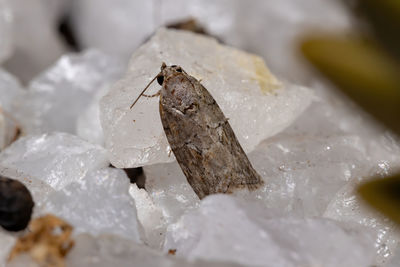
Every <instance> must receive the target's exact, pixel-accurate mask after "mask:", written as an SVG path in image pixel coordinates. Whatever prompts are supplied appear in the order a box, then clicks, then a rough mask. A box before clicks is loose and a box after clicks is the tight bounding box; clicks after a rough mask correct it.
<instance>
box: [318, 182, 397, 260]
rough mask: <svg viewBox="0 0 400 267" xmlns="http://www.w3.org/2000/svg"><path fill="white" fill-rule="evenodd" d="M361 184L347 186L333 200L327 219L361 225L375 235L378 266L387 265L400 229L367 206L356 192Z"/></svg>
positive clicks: (395, 246)
mask: <svg viewBox="0 0 400 267" xmlns="http://www.w3.org/2000/svg"><path fill="white" fill-rule="evenodd" d="M358 184H359V183H358V182H356V180H355V181H353V182H351V183H348V184H347V185H345V186H344V187H343V188H342V189H341V190H340V191H339V192H338V193H337V194H336V196H335V197H334V198H333V199H332V201H331V203H330V204H329V206H328V208H327V209H326V212H325V215H324V216H325V217H327V218H332V219H335V220H338V221H342V222H344V223H347V224H351V223H359V224H361V225H363V226H366V227H368V228H370V230H371V231H373V233H374V238H375V242H374V246H375V250H376V254H377V257H376V260H375V261H376V262H375V264H377V265H382V264H384V263H386V261H387V259H389V258H390V257H391V256H392V255H393V254H394V252H395V250H396V249H397V247H398V244H399V241H400V228H399V226H398V225H397V224H396V223H394V222H393V221H391V220H390V219H389V218H387V217H385V216H383V215H381V214H379V213H378V212H376V211H375V210H372V208H370V207H369V206H367V205H366V204H365V203H364V202H363V201H362V199H360V197H359V196H358V194H357V193H356V192H355V188H356V186H357V185H358Z"/></svg>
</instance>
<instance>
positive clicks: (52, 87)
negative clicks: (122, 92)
mask: <svg viewBox="0 0 400 267" xmlns="http://www.w3.org/2000/svg"><path fill="white" fill-rule="evenodd" d="M122 69H123V65H122V64H120V63H119V61H118V60H116V59H114V58H112V57H109V56H107V55H105V54H103V53H101V52H99V51H96V50H88V51H86V52H83V53H82V54H71V55H66V56H63V57H62V58H61V59H60V60H59V61H58V62H57V63H56V64H55V65H54V66H53V67H51V68H50V69H49V70H47V71H45V72H44V73H43V74H42V75H40V76H39V77H37V78H36V79H35V80H34V81H32V82H31V83H30V86H29V90H28V92H27V93H26V94H25V95H23V96H22V97H21V98H20V99H18V101H16V104H15V105H16V111H17V116H18V119H19V120H20V121H21V122H22V124H23V127H24V130H25V132H27V133H29V134H31V133H45V132H51V131H62V132H69V133H73V134H75V133H76V127H77V120H78V117H79V116H80V115H81V114H82V113H83V112H84V111H85V110H86V109H87V108H88V105H89V104H90V103H92V101H93V98H94V96H95V95H96V93H98V91H100V90H104V89H102V88H104V87H107V86H110V84H111V83H113V82H114V81H115V80H116V79H118V78H119V76H120V75H121V73H122ZM92 120H93V121H96V120H97V121H98V120H99V118H98V117H94V118H92Z"/></svg>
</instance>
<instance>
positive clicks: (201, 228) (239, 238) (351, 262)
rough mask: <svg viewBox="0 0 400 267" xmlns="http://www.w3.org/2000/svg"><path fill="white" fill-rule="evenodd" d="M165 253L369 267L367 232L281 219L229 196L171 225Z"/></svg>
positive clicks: (321, 221) (270, 263) (254, 262)
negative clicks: (170, 251) (174, 251)
mask: <svg viewBox="0 0 400 267" xmlns="http://www.w3.org/2000/svg"><path fill="white" fill-rule="evenodd" d="M164 249H165V251H168V250H169V249H176V254H177V255H178V256H180V257H184V258H187V259H190V260H194V259H203V260H216V261H233V262H237V263H240V264H243V265H246V266H369V265H370V264H371V262H372V261H373V258H374V255H373V245H372V244H371V239H370V235H369V232H368V231H363V230H362V229H352V228H350V227H344V226H343V225H341V224H340V223H337V222H335V221H332V220H328V219H321V218H306V219H304V218H297V217H281V216H280V215H279V212H276V211H274V210H271V209H265V208H263V207H261V206H258V205H257V203H250V202H247V203H246V202H241V201H239V200H237V199H234V198H233V197H231V196H228V195H212V196H208V197H207V198H205V199H204V200H202V202H201V204H200V207H199V208H198V209H197V210H194V211H191V212H189V213H187V214H185V215H184V216H182V217H181V218H180V220H179V221H178V222H177V223H175V224H172V225H170V227H169V228H168V233H167V238H166V243H165V247H164ZM349 251H351V253H349Z"/></svg>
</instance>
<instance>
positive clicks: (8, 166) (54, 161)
mask: <svg viewBox="0 0 400 267" xmlns="http://www.w3.org/2000/svg"><path fill="white" fill-rule="evenodd" d="M108 164H109V162H108V159H107V152H106V151H105V150H104V149H103V148H102V147H100V146H97V145H93V144H90V143H87V142H85V141H83V140H81V139H80V138H78V137H76V136H73V135H70V134H66V133H52V134H43V135H36V136H28V137H24V138H21V139H19V140H18V141H16V142H14V143H13V144H12V145H11V146H9V147H8V148H7V149H6V150H4V151H3V152H2V153H1V154H0V169H2V170H5V171H8V172H10V171H11V170H14V171H15V173H17V174H18V175H19V176H20V177H23V176H26V177H28V178H30V179H35V180H39V181H43V182H45V183H46V184H48V185H49V186H51V187H52V188H54V189H56V190H59V189H61V188H63V187H65V186H66V185H67V184H69V183H71V182H76V181H79V180H81V179H83V178H84V177H85V176H86V174H87V173H88V172H89V171H92V170H98V169H101V168H105V167H107V166H108Z"/></svg>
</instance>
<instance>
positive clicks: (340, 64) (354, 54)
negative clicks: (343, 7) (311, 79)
mask: <svg viewBox="0 0 400 267" xmlns="http://www.w3.org/2000/svg"><path fill="white" fill-rule="evenodd" d="M347 2H348V1H347ZM348 3H351V4H352V5H353V6H354V10H355V11H356V13H357V14H359V15H361V17H362V18H363V19H364V21H365V22H367V25H369V26H370V29H372V31H369V33H372V34H370V35H371V36H366V37H361V36H352V37H346V36H334V35H326V36H313V37H309V38H307V39H306V40H305V41H304V42H303V43H302V45H301V50H302V52H303V54H304V56H305V57H306V58H307V59H308V60H309V61H310V62H311V63H312V64H313V65H314V66H315V67H316V68H317V69H318V70H319V71H320V72H321V73H322V74H324V75H325V76H326V77H327V78H328V79H330V80H331V81H332V82H333V83H334V84H335V85H337V87H338V88H339V89H340V90H341V91H343V92H344V93H346V94H347V95H348V96H349V97H350V98H352V99H353V100H354V101H355V102H357V103H358V104H359V105H360V106H361V107H363V108H364V109H365V110H366V111H367V112H369V113H370V114H372V115H373V116H374V117H375V118H376V119H377V120H378V121H380V122H382V123H383V124H385V125H386V126H387V127H389V128H390V129H392V130H393V131H394V132H395V133H397V134H399V135H400V0H354V1H351V2H348ZM368 35H369V34H368ZM358 192H359V194H360V195H361V196H362V197H363V199H364V200H366V201H367V202H368V203H369V204H370V205H371V206H372V207H374V208H376V209H377V210H379V211H380V212H382V213H383V214H385V215H386V216H388V217H389V218H391V219H392V220H394V221H395V222H397V223H398V224H400V174H397V175H394V176H392V177H388V178H384V179H378V180H374V181H370V182H367V183H365V184H363V185H361V186H360V187H359V188H358Z"/></svg>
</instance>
